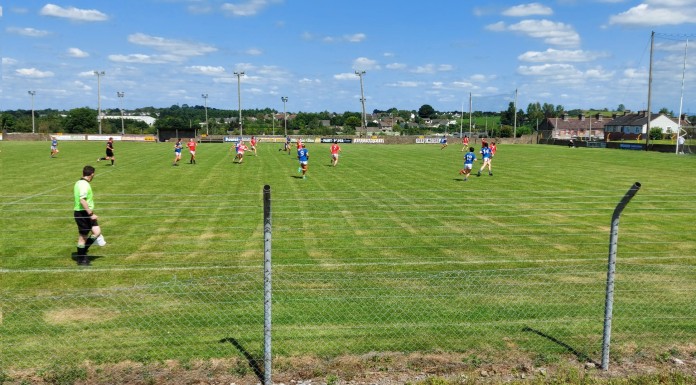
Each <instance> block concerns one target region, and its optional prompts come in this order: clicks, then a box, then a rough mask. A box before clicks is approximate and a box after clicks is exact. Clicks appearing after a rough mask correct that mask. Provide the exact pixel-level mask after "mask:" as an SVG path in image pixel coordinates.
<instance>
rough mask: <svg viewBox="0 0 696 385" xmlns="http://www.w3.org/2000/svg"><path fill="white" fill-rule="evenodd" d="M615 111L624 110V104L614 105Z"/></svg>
mask: <svg viewBox="0 0 696 385" xmlns="http://www.w3.org/2000/svg"><path fill="white" fill-rule="evenodd" d="M616 111H618V112H624V111H626V106H624V105H623V104H619V106H618V107H616Z"/></svg>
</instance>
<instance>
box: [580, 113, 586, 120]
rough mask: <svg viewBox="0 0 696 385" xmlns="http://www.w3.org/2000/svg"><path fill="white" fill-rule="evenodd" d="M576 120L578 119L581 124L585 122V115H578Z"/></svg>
mask: <svg viewBox="0 0 696 385" xmlns="http://www.w3.org/2000/svg"><path fill="white" fill-rule="evenodd" d="M578 119H580V121H581V122H584V121H585V114H583V113H580V115H578Z"/></svg>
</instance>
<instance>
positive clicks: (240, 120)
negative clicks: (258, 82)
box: [234, 71, 244, 137]
mask: <svg viewBox="0 0 696 385" xmlns="http://www.w3.org/2000/svg"><path fill="white" fill-rule="evenodd" d="M234 74H235V75H236V76H237V100H238V102H239V136H240V137H242V136H243V134H244V132H243V125H242V88H241V87H242V86H241V83H242V80H241V78H242V76H244V71H240V72H235V73H234Z"/></svg>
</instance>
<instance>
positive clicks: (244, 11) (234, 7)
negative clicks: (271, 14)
mask: <svg viewBox="0 0 696 385" xmlns="http://www.w3.org/2000/svg"><path fill="white" fill-rule="evenodd" d="M268 3H269V1H268V0H250V1H247V2H243V3H242V2H240V3H235V4H232V3H225V4H223V5H222V6H221V7H220V8H221V9H222V10H223V11H224V12H226V13H228V14H231V15H233V16H254V15H256V14H257V13H259V12H261V11H262V10H263V9H264V8H266V7H267V6H268Z"/></svg>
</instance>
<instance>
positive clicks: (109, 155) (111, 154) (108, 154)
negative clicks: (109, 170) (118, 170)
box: [106, 150, 114, 158]
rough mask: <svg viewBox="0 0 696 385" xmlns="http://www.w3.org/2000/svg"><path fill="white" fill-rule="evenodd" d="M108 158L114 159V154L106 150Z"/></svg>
mask: <svg viewBox="0 0 696 385" xmlns="http://www.w3.org/2000/svg"><path fill="white" fill-rule="evenodd" d="M106 157H107V158H113V157H114V152H113V151H111V150H106Z"/></svg>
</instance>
